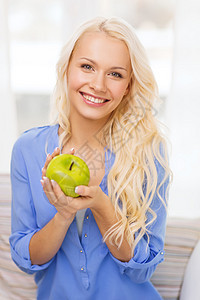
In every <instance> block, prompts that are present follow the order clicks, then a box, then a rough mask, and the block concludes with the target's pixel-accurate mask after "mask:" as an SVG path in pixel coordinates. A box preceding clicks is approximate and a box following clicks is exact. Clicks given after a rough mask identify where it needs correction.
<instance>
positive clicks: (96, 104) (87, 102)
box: [80, 92, 110, 107]
mask: <svg viewBox="0 0 200 300" xmlns="http://www.w3.org/2000/svg"><path fill="white" fill-rule="evenodd" d="M80 94H81V96H82V99H83V101H84V102H85V103H86V104H88V105H91V106H94V107H99V106H103V105H105V104H106V103H108V102H109V101H110V100H108V99H107V98H103V97H98V96H94V95H92V94H89V93H84V92H80ZM83 94H85V95H88V96H91V97H94V98H99V99H102V100H107V101H106V102H103V103H94V102H91V101H89V100H87V99H85V98H84V97H83Z"/></svg>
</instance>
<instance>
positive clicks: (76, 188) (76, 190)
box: [75, 186, 78, 194]
mask: <svg viewBox="0 0 200 300" xmlns="http://www.w3.org/2000/svg"><path fill="white" fill-rule="evenodd" d="M75 193H76V194H78V186H76V187H75Z"/></svg>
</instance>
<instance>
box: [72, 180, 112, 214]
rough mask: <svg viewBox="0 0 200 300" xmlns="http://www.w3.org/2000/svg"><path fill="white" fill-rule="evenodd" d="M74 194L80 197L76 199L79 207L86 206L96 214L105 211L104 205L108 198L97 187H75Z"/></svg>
mask: <svg viewBox="0 0 200 300" xmlns="http://www.w3.org/2000/svg"><path fill="white" fill-rule="evenodd" d="M75 192H76V193H77V194H79V195H80V197H78V198H76V199H77V201H78V202H80V205H81V204H84V205H87V207H89V208H91V209H92V210H95V211H96V212H98V211H102V210H103V209H105V206H106V203H107V202H108V201H110V198H109V197H108V196H107V195H106V194H105V193H104V192H103V191H102V189H101V188H100V187H99V186H85V185H79V186H77V187H76V189H75Z"/></svg>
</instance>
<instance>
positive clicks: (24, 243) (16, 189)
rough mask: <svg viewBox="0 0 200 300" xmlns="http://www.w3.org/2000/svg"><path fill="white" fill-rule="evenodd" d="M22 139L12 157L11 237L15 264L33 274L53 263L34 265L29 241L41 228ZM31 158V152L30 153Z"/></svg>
mask: <svg viewBox="0 0 200 300" xmlns="http://www.w3.org/2000/svg"><path fill="white" fill-rule="evenodd" d="M20 144H21V143H20V139H19V140H18V141H17V142H16V143H15V145H14V147H13V151H12V157H11V186H12V204H11V235H10V238H9V243H10V249H11V256H12V259H13V261H14V262H15V264H16V265H17V266H18V267H19V268H20V269H21V270H22V271H24V272H26V273H28V274H33V273H34V272H36V271H40V270H43V269H45V268H47V267H48V265H49V264H50V263H51V261H52V260H53V259H52V260H51V261H49V262H48V263H46V264H44V265H41V266H39V265H32V264H31V260H30V254H29V243H30V240H31V238H32V236H33V235H34V234H35V233H36V232H37V231H39V230H40V228H38V226H37V223H36V213H35V209H34V204H33V200H32V195H31V189H30V184H29V178H28V172H27V168H26V163H25V160H24V157H23V155H22V151H21V147H20ZM30 159H31V154H30Z"/></svg>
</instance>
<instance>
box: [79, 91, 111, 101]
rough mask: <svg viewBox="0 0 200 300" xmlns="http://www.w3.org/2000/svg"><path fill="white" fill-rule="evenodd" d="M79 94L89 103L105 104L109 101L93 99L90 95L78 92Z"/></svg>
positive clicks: (98, 98)
mask: <svg viewBox="0 0 200 300" xmlns="http://www.w3.org/2000/svg"><path fill="white" fill-rule="evenodd" d="M80 94H81V95H82V96H83V98H84V99H85V100H87V101H89V102H92V103H96V104H102V103H105V102H109V101H110V100H108V99H105V98H100V97H94V96H92V95H90V94H85V93H83V92H80Z"/></svg>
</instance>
